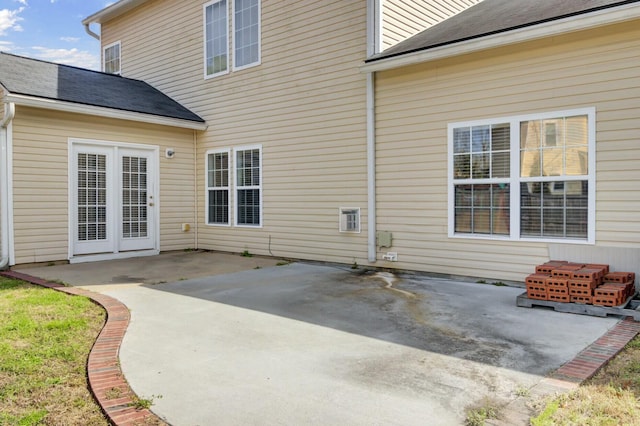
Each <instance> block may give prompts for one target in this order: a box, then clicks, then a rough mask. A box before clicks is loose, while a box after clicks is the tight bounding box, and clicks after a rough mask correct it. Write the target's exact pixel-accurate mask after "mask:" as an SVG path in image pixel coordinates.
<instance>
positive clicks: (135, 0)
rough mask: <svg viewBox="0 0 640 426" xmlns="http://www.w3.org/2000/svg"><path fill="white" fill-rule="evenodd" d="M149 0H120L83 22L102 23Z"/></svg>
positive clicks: (85, 23)
mask: <svg viewBox="0 0 640 426" xmlns="http://www.w3.org/2000/svg"><path fill="white" fill-rule="evenodd" d="M147 1H149V0H120V1H119V2H117V3H114V4H112V5H110V6H107V7H105V8H104V9H102V10H100V11H98V12H96V13H94V14H93V15H91V16H88V17H86V18H84V19H83V20H82V24H83V25H89V24H92V23H94V22H95V23H97V24H101V23H103V22H106V21H108V20H109V19H113V18H115V17H118V16H120V15H122V14H123V13H125V12H127V11H129V10H131V9H133V8H134V7H138V6H140V5H141V4H143V3H146V2H147Z"/></svg>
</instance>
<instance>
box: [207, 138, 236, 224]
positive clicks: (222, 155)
mask: <svg viewBox="0 0 640 426" xmlns="http://www.w3.org/2000/svg"><path fill="white" fill-rule="evenodd" d="M229 208H230V204H229V151H228V150H227V151H209V152H207V223H208V224H210V225H229Z"/></svg>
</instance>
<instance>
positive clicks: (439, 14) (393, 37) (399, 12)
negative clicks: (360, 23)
mask: <svg viewBox="0 0 640 426" xmlns="http://www.w3.org/2000/svg"><path fill="white" fill-rule="evenodd" d="M381 1H382V50H385V49H388V48H390V47H391V46H393V45H395V44H398V43H399V42H401V41H403V40H405V39H407V38H409V37H411V36H413V35H416V34H418V33H419V32H420V31H423V30H425V29H427V28H429V27H431V26H433V25H435V24H437V23H438V22H442V21H444V20H445V19H447V18H449V17H451V16H453V15H455V14H457V13H460V12H462V11H463V10H465V9H467V8H469V7H471V6H473V5H474V4H476V3H478V2H479V0H439V1H428V2H427V1H421V0H381Z"/></svg>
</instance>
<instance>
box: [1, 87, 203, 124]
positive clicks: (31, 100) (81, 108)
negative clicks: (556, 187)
mask: <svg viewBox="0 0 640 426" xmlns="http://www.w3.org/2000/svg"><path fill="white" fill-rule="evenodd" d="M5 100H6V101H7V102H14V103H15V104H16V105H21V106H28V107H33V108H43V109H51V110H54V111H63V112H71V113H75V114H85V115H93V116H97V117H105V118H115V119H118V120H129V121H137V122H140V123H149V124H160V125H163V126H171V127H179V128H182V129H192V130H207V127H208V126H207V124H206V123H199V122H197V121H190V120H181V119H179V118H170V117H161V116H159V115H152V114H144V113H140V112H131V111H122V110H117V109H112V108H104V107H98V106H93V105H84V104H76V103H73V102H65V101H58V100H55V99H43V98H36V97H32V96H26V95H15V94H10V95H7V96H6V97H5Z"/></svg>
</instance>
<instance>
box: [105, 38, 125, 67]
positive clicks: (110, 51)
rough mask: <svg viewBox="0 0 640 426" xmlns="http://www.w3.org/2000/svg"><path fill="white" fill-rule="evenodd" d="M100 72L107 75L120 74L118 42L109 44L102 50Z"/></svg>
mask: <svg viewBox="0 0 640 426" xmlns="http://www.w3.org/2000/svg"><path fill="white" fill-rule="evenodd" d="M102 70H103V71H104V72H106V73H109V74H120V73H121V72H122V69H121V66H120V42H119V41H117V42H115V43H111V44H109V45H107V46H105V47H104V49H103V50H102Z"/></svg>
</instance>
